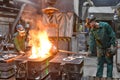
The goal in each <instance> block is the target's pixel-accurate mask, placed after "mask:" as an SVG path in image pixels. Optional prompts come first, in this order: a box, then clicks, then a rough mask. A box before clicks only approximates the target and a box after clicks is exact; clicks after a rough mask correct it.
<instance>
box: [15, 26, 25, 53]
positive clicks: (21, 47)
mask: <svg viewBox="0 0 120 80" xmlns="http://www.w3.org/2000/svg"><path fill="white" fill-rule="evenodd" d="M16 30H17V32H16V33H15V34H14V39H13V42H14V45H15V49H16V51H17V52H18V53H20V54H24V53H25V52H24V51H25V40H26V32H25V29H24V27H23V26H22V25H20V24H19V25H17V26H16Z"/></svg>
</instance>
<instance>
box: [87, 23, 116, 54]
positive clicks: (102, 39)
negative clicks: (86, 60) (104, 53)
mask: <svg viewBox="0 0 120 80" xmlns="http://www.w3.org/2000/svg"><path fill="white" fill-rule="evenodd" d="M115 41H116V36H115V32H114V31H113V29H112V27H111V26H110V25H109V24H108V23H106V22H99V28H96V29H95V28H94V29H91V30H90V34H89V50H90V52H91V53H92V52H93V51H94V47H95V44H96V47H97V48H98V49H99V48H100V49H107V48H109V47H110V46H111V45H113V46H116V44H115Z"/></svg>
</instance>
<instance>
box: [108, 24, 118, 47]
mask: <svg viewBox="0 0 120 80" xmlns="http://www.w3.org/2000/svg"><path fill="white" fill-rule="evenodd" d="M106 28H107V29H106V30H107V32H108V35H109V37H110V44H111V45H113V46H117V45H116V35H115V32H114V31H113V29H112V27H111V26H110V25H109V24H106Z"/></svg>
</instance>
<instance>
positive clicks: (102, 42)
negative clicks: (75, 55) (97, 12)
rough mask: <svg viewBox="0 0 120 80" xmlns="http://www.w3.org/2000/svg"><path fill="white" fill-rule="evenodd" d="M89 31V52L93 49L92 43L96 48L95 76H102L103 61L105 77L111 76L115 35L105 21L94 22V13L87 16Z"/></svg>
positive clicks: (114, 51)
mask: <svg viewBox="0 0 120 80" xmlns="http://www.w3.org/2000/svg"><path fill="white" fill-rule="evenodd" d="M88 18H89V21H87V24H88V25H89V27H90V28H91V29H90V33H89V51H88V52H89V53H90V54H91V53H92V52H93V51H94V45H95V44H96V49H97V59H98V63H97V73H96V77H98V78H101V77H102V76H103V68H104V63H105V62H106V64H107V78H110V79H111V78H112V76H113V75H112V71H113V55H114V54H115V53H116V44H115V41H116V35H115V32H114V31H113V29H112V27H111V26H110V25H109V24H108V23H107V22H99V23H98V22H96V18H95V17H94V15H91V16H89V17H88Z"/></svg>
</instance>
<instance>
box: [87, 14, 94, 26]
mask: <svg viewBox="0 0 120 80" xmlns="http://www.w3.org/2000/svg"><path fill="white" fill-rule="evenodd" d="M95 20H96V17H95V16H94V15H90V16H88V17H87V18H86V20H85V26H86V27H90V23H91V22H92V21H95Z"/></svg>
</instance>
